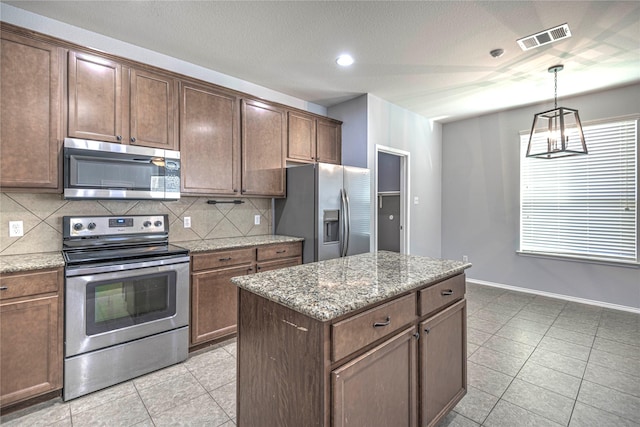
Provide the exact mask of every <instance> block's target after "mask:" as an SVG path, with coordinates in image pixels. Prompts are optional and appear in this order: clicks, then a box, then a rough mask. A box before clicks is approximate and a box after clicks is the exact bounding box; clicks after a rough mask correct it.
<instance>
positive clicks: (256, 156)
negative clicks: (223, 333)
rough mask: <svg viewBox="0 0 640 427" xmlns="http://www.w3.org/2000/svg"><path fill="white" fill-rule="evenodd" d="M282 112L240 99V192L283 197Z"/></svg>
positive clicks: (284, 132) (284, 125)
mask: <svg viewBox="0 0 640 427" xmlns="http://www.w3.org/2000/svg"><path fill="white" fill-rule="evenodd" d="M286 135H287V115H286V112H285V110H284V109H282V108H279V107H276V106H273V105H270V104H267V103H264V102H260V101H254V100H250V99H246V100H242V193H243V194H246V195H254V196H273V197H282V196H284V194H285V156H284V149H285V142H286V139H285V137H286Z"/></svg>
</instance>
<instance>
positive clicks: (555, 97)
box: [553, 68, 558, 110]
mask: <svg viewBox="0 0 640 427" xmlns="http://www.w3.org/2000/svg"><path fill="white" fill-rule="evenodd" d="M553 81H554V83H553V109H554V110H557V109H558V69H557V68H556V69H555V70H554V71H553Z"/></svg>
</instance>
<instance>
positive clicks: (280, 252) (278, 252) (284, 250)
mask: <svg viewBox="0 0 640 427" xmlns="http://www.w3.org/2000/svg"><path fill="white" fill-rule="evenodd" d="M285 252H287V250H286V249H283V250H281V251H276V253H277V254H283V253H285Z"/></svg>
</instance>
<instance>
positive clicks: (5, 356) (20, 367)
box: [0, 296, 62, 406]
mask: <svg viewBox="0 0 640 427" xmlns="http://www.w3.org/2000/svg"><path fill="white" fill-rule="evenodd" d="M58 302H59V299H58V297H57V296H50V297H42V298H35V299H31V300H27V301H24V300H23V301H19V302H5V303H3V304H1V305H0V347H1V348H2V354H1V356H0V371H1V372H2V377H1V378H0V405H1V406H6V405H8V404H11V403H14V402H17V401H20V400H24V399H27V398H29V397H33V396H37V395H39V394H43V393H47V392H49V391H53V390H56V389H60V388H62V341H61V336H62V334H61V330H60V322H59V319H58Z"/></svg>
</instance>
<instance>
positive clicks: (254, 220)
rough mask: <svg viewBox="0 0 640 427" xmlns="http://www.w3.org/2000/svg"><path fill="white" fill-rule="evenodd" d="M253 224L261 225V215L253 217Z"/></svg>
mask: <svg viewBox="0 0 640 427" xmlns="http://www.w3.org/2000/svg"><path fill="white" fill-rule="evenodd" d="M253 223H254V224H255V225H260V215H256V216H254V217H253Z"/></svg>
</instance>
